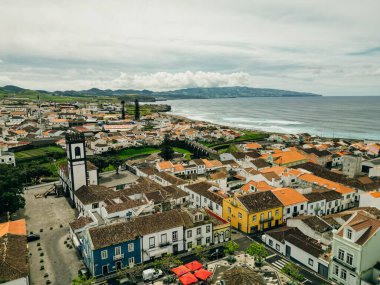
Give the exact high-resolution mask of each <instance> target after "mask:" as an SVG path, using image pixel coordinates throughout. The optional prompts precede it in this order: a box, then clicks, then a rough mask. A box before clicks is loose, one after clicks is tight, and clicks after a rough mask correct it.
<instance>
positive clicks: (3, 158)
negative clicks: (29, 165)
mask: <svg viewBox="0 0 380 285" xmlns="http://www.w3.org/2000/svg"><path fill="white" fill-rule="evenodd" d="M0 164H13V166H16V159H15V154H14V153H12V152H7V151H1V149H0Z"/></svg>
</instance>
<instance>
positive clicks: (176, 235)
mask: <svg viewBox="0 0 380 285" xmlns="http://www.w3.org/2000/svg"><path fill="white" fill-rule="evenodd" d="M172 240H173V241H177V240H178V232H177V231H174V232H173V234H172Z"/></svg>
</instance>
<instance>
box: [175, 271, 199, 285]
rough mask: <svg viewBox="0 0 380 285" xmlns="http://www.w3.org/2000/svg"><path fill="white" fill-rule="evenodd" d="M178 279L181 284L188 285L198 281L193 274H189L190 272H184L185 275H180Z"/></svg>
mask: <svg viewBox="0 0 380 285" xmlns="http://www.w3.org/2000/svg"><path fill="white" fill-rule="evenodd" d="M178 279H179V281H181V283H182V284H183V285H189V284H193V283H197V282H198V279H197V278H196V277H195V276H194V274H191V273H186V274H185V275H182V276H181V277H179V278H178Z"/></svg>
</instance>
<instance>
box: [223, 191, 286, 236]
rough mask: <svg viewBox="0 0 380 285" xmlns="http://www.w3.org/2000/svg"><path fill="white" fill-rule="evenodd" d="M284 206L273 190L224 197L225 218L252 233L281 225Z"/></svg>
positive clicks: (235, 225)
mask: <svg viewBox="0 0 380 285" xmlns="http://www.w3.org/2000/svg"><path fill="white" fill-rule="evenodd" d="M282 208H283V206H282V204H281V202H280V200H279V199H278V198H277V197H276V195H274V194H273V193H272V191H266V192H257V193H252V194H247V195H243V196H235V197H232V198H226V199H224V200H223V218H224V219H225V220H227V221H229V222H230V223H231V226H232V227H234V228H236V229H238V230H240V231H242V232H244V233H248V234H250V233H255V232H259V231H263V230H265V229H269V228H272V227H275V226H278V225H281V224H282Z"/></svg>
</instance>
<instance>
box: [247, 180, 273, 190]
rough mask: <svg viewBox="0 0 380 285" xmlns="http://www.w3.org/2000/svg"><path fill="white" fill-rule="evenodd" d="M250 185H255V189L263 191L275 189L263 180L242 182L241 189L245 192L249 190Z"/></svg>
mask: <svg viewBox="0 0 380 285" xmlns="http://www.w3.org/2000/svg"><path fill="white" fill-rule="evenodd" d="M251 186H253V187H255V188H256V189H257V191H259V192H263V191H271V190H273V189H275V188H274V187H272V186H270V185H269V184H268V183H266V182H265V181H258V182H257V181H252V180H251V181H249V182H248V183H246V184H244V185H243V187H241V190H243V191H245V192H249V191H250V190H251Z"/></svg>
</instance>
